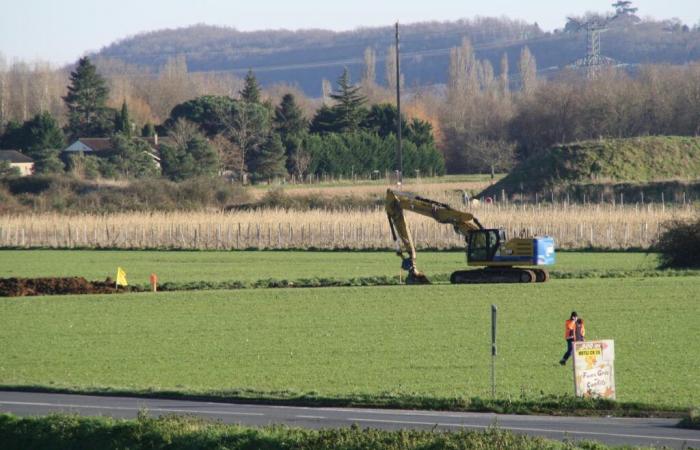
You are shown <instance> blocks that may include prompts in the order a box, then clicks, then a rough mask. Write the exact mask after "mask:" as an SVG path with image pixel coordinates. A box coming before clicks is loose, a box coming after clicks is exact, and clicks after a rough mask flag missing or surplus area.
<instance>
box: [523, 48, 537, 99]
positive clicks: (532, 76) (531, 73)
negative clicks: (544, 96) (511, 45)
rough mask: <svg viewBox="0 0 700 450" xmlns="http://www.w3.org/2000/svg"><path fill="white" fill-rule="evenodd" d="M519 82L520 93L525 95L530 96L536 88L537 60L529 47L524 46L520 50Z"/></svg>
mask: <svg viewBox="0 0 700 450" xmlns="http://www.w3.org/2000/svg"><path fill="white" fill-rule="evenodd" d="M518 68H519V69H520V83H521V86H522V93H523V95H524V96H525V97H529V96H531V95H532V94H533V93H534V92H535V89H536V88H537V61H536V60H535V56H534V55H533V54H532V53H530V49H529V48H528V47H527V46H525V47H523V49H522V51H521V52H520V63H519V67H518Z"/></svg>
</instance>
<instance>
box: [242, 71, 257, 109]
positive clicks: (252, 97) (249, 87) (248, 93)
mask: <svg viewBox="0 0 700 450" xmlns="http://www.w3.org/2000/svg"><path fill="white" fill-rule="evenodd" d="M240 94H241V100H243V101H244V102H247V103H260V85H259V84H258V80H257V78H255V74H254V73H253V70H252V69H250V70H248V74H247V75H246V76H245V85H244V86H243V90H242V91H241V92H240Z"/></svg>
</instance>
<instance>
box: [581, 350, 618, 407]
mask: <svg viewBox="0 0 700 450" xmlns="http://www.w3.org/2000/svg"><path fill="white" fill-rule="evenodd" d="M574 384H575V386H576V396H577V397H600V398H608V399H611V400H615V341H612V340H603V341H588V342H574Z"/></svg>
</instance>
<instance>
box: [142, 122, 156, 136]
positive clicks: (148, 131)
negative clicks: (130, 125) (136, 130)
mask: <svg viewBox="0 0 700 450" xmlns="http://www.w3.org/2000/svg"><path fill="white" fill-rule="evenodd" d="M155 135H156V127H155V126H153V124H152V123H151V122H148V123H147V124H146V125H144V126H143V128H141V137H145V138H148V137H153V136H155Z"/></svg>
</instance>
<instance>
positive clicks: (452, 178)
mask: <svg viewBox="0 0 700 450" xmlns="http://www.w3.org/2000/svg"><path fill="white" fill-rule="evenodd" d="M504 176H506V174H502V173H499V174H496V175H495V176H494V179H495V180H497V181H498V180H500V179H501V178H503V177H504ZM489 181H491V174H457V175H444V176H441V177H421V178H418V179H416V178H414V177H412V176H408V177H405V178H404V179H403V183H404V184H406V185H411V184H440V183H474V182H477V183H478V182H489ZM386 185H387V180H386V178H379V179H377V180H356V181H351V180H347V179H345V180H335V181H328V182H320V183H313V184H303V183H302V184H284V185H280V184H275V183H273V184H269V185H266V184H254V185H252V186H250V188H251V189H257V190H269V189H276V188H279V187H280V186H284V188H285V189H322V188H328V187H352V186H386Z"/></svg>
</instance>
